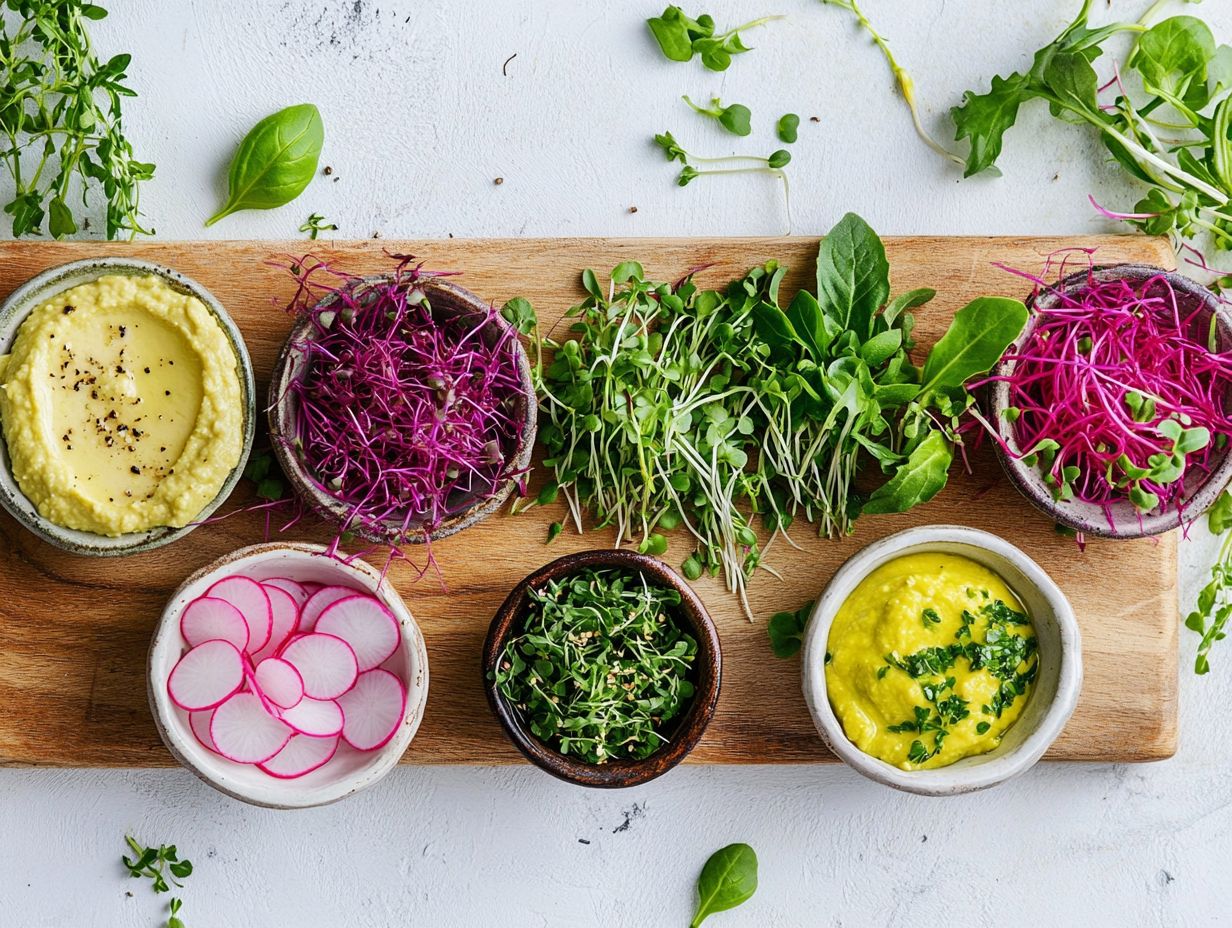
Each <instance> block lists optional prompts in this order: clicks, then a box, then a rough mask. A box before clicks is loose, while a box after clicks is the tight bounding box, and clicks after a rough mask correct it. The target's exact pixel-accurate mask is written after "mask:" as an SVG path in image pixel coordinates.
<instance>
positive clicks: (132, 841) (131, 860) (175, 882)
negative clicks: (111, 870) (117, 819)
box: [120, 835, 193, 928]
mask: <svg viewBox="0 0 1232 928" xmlns="http://www.w3.org/2000/svg"><path fill="white" fill-rule="evenodd" d="M124 843H125V844H127V845H128V848H129V850H130V851H132V856H131V857H129V856H128V855H127V854H125V855H123V856H122V857H121V858H120V860H121V861H122V862H123V863H124V866H125V867H126V868H127V869H128V874H129V876H131V877H132V878H133V879H148V880H149V881H150V888H151V889H152V890H154V892H155V893H169V892H171V887H172V886H174V887H175V888H176V889H179V888H181V887H182V886H183V884H182V883H181V882H180V880H184V879H187V878H188V877H189V876H191V875H192V872H193V865H192V861H190V860H188V859H187V858H181V857H180V856H179V852H178V851H177V849H176V846H175V845H174V844H162V845H159V846H158V847H145V846H144V845H142V844H141V842H139V841H138V840H137V839H136V838H134V837H133V836H132V835H125V836H124ZM182 905H183V902H182V900H180V899H179V898H178V897H172V898H171V900H170V901H169V902H168V904H167V909H168V915H167V923H166V928H184V922H183V921H181V919H180V917H179V912H180V908H181V906H182Z"/></svg>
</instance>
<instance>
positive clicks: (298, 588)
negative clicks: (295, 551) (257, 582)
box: [261, 577, 312, 606]
mask: <svg viewBox="0 0 1232 928" xmlns="http://www.w3.org/2000/svg"><path fill="white" fill-rule="evenodd" d="M261 582H262V583H263V584H264V585H265V586H267V587H270V586H276V587H278V589H280V590H282V591H283V592H284V593H290V594H291V598H292V599H294V600H295V605H296V606H302V605H303V604H304V603H306V602H307V601H308V597H309V596H311V595H312V591H311V590H310V589H308V588H307V587H306V586H304V585H303V584H302V583H300V582H299V581H298V580H292V579H291V578H290V577H270V578H269V579H268V580H262V581H261Z"/></svg>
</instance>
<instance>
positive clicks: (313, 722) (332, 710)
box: [281, 696, 346, 738]
mask: <svg viewBox="0 0 1232 928" xmlns="http://www.w3.org/2000/svg"><path fill="white" fill-rule="evenodd" d="M281 717H282V720H283V721H284V722H286V723H287V724H288V725H290V726H291V727H292V728H294V729H295V730H296V731H297V732H299V733H300V734H301V735H309V736H311V737H314V738H327V737H331V736H333V735H338V734H341V733H342V726H343V725H344V724H345V723H346V716H345V715H343V712H342V708H341V707H340V706H339V705H338V703H337V702H336V701H335V700H333V699H312V698H310V697H308V696H305V697H304V698H303V699H301V700H300V701H299V702H298V703H296V704H295V705H294V706H292V707H291V708H290V709H283V710H282V716H281Z"/></svg>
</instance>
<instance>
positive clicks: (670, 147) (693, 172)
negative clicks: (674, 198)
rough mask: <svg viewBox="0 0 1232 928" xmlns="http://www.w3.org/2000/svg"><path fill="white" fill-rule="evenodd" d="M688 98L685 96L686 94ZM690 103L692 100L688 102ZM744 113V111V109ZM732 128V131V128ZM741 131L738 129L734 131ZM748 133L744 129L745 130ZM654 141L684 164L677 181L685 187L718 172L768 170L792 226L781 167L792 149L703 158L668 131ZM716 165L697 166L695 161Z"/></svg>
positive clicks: (748, 172) (787, 194)
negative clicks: (779, 183) (763, 154)
mask: <svg viewBox="0 0 1232 928" xmlns="http://www.w3.org/2000/svg"><path fill="white" fill-rule="evenodd" d="M686 99H687V98H686ZM690 105H692V104H690ZM746 113H747V111H746ZM732 131H735V130H734V129H733V130H732ZM737 134H740V133H737ZM744 134H746V135H747V133H744ZM654 141H655V144H656V145H658V146H659V147H660V148H661V149H663V153H664V154H665V155H666V156H667V160H668V161H679V162H680V163H681V164H682V165H683V167H682V168H681V169H680V173H679V174H678V175H676V185H677V186H679V187H687V186H688V185H689V184H691V183H692V182H693V181H694V180H696V179H697V178H699V177H707V176H715V175H719V174H769V175H770V176H771V177H777V178H778V179H779V180H781V181H782V182H783V204H784V208H785V211H786V214H787V227H788V230H790V228H791V190H790V185H789V184H788V182H787V173H786V172H785V171H784V170H783V168H785V167H786V166H787V165H788V163H789V162H790V161H791V153H790V152H788V151H785V150H783V149H779V150H778V151H773V152H771V153H770V154H769V155H767V156H766V157H765V158H759V157H757V156H756V155H726V156H723V157H719V158H703V157H701V156H700V155H693V154H690V153H689V152H687V151H685V149H684V148H683V147H681V145H680V143H679V142H677V141H676V139H675V137H674V136H673V135H672V134H671V133H670V132H663V133H660V134H659V135H656V136H655V137H654ZM698 164H701V165H715V167H702V168H698V167H697V165H698Z"/></svg>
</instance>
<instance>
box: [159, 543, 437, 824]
mask: <svg viewBox="0 0 1232 928" xmlns="http://www.w3.org/2000/svg"><path fill="white" fill-rule="evenodd" d="M324 552H325V548H323V547H321V546H320V545H308V544H295V543H290V544H280V543H275V544H261V545H252V546H250V547H247V548H240V549H239V550H238V551H233V552H232V553H231V554H228V555H227V556H226V557H222V558H219V559H218V560H217V561H215V562H214V563H212V564H210V565H208V566H206V567H204V568H202V569H201V570H199V571H197V572H196V573H195V574H193V575H192V576H191V577H189V578H188V579H187V580H185V581H184V583H183V584H181V585H180V588H179V589H178V590H176V591H175V592H174V593H173V594H171V598H170V599H169V600H168V601H167V606H166V608H165V609H163V614H162V617H161V618H160V619H159V621H158V628H157V629H156V630H155V632H154V638H153V640H152V641H151V643H150V655H149V662H148V667H147V674H146V681H147V689H148V694H149V699H150V709H151V710H152V711H153V713H154V723H155V725H156V726H157V727H158V733H159V735H160V736H161V737H162V739H163V744H165V745H166V746H167V749H168V750H169V751H170V752H171V753H172V755H174V756H175V759H176V760H178V761H179V762H180V763H181V764H183V765H184V766H185V767H187V768H188V769H189V770H191V771H192V772H193V773H195V774H196V775H197V776H198V777H200V778H201V779H202V780H204V781H205V782H206V783H208V784H210V786H212V787H214V788H215V789H217V790H218V791H219V792H223V793H226V794H227V795H228V796H231V797H233V798H235V799H240V800H243V801H244V802H247V803H251V804H252V805H254V806H264V807H266V808H269V809H305V808H309V807H311V806H321V805H325V804H327V803H331V802H336V801H338V800H339V799H343V798H345V797H347V796H350V795H352V794H353V793H357V792H359V791H360V790H361V789H365V788H367V787H369V786H371V785H372V784H374V783H376V782H377V781H378V780H380V779H381V778H382V777H384V776H385V775H386V774H387V773H389V771H390V770H392V769H393V768H394V767H395V766H396V765H397V763H398V761H399V759H400V758H401V757H402V755H403V754H404V753H405V752H406V749H407V746H408V745H410V743H411V739H412V738H414V737H415V732H416V730H417V729H418V728H419V723H420V722H421V721H422V720H423V713H424V706H425V705H426V704H427V701H428V651H427V648H426V646H425V645H424V640H423V635H421V634H420V631H419V626H418V625H416V624H415V619H414V618H412V616H411V613H410V611H409V610H408V609H407V608H406V604H405V603H404V602H403V601H402V597H400V596H399V595H398V593H397V591H396V590H394V588H393V587H392V586H391V585H390V584H389V582H388V581H386V582H384V583H382V582H381V575H380V573H379V572H378V571H377V570H375V569H374V568H373V567H371V566H370V565H368V564H366V563H364V562H363V561H360V560H354V561H351V562H350V563H346V564H344V563H343V562H342V561H339V560H338V559H336V558H333V557H330V556H329V555H327V554H325V553H324ZM232 574H241V575H243V576H246V577H252V578H253V579H255V580H266V579H270V578H273V577H290V578H291V579H293V580H300V581H302V582H310V583H322V584H339V585H342V586H353V587H356V588H357V589H359V590H363V591H364V592H368V593H372V594H373V595H374V596H376V597H377V598H378V599H379V600H380V601H381V602H382V603H384V604H385V605H386V606H387V607H388V608H389V610H390V611H391V612H392V613H393V614H394V616H395V618H397V620H398V624H399V625H400V626H401V627H402V642H401V644H400V645H399V648H398V651H397V652H395V654H394V656H393V657H391V658H390V659H389V661H387V662H386V663H385V664H384V665H382V666H384V667H386V668H387V669H389V670H391V671H393V672H394V673H396V674H397V675H398V676H399V677H401V678H402V680H403V682H404V683H405V684H406V711H405V713H404V715H403V718H402V725H401V727H400V728H399V729H398V731H397V732H396V733H395V734H394V736H393V737H392V738H390V739H389V741H388V742H387V743H386V744H385V745H384V746H383V747H380V748H377V749H376V750H375V751H363V752H361V751H356V750H354V749H353V748H351V747H349V746H348V745H347V744H346V743H345V742H344V743H340V744H339V745H338V751H337V753H336V754H335V755H334V756H333V758H332V759H331V760H330V761H329V762H328V763H326V764H325V765H324V766H323V767H320V768H318V769H317V770H314V771H312V772H311V773H309V774H306V775H304V776H302V777H299V778H297V779H293V780H281V779H276V778H274V777H271V776H269V775H267V774H265V773H263V772H262V771H260V770H258V769H257V768H256V767H254V766H252V765H251V764H237V763H234V762H232V761H229V760H227V759H226V758H224V757H221V756H219V755H218V754H215V753H214V752H212V751H210V750H208V749H206V748H205V747H203V746H202V744H201V742H200V741H198V740H197V738H196V736H195V735H194V734H193V733H192V730H191V729H190V728H189V727H188V713H186V712H185V711H184V710H183V709H180V708H178V707H177V706H176V705H175V704H174V703H173V702H172V701H171V697H170V696H169V695H168V694H167V678H168V677H169V676H170V675H171V670H172V668H174V667H175V665H176V662H177V661H178V660H179V659H180V655H181V654H183V652H184V639H183V638H182V637H181V636H180V613H181V612H183V610H184V607H185V606H187V605H188V604H189V603H190V602H192V601H193V600H194V599H196V598H197V597H198V596H201V595H202V594H203V593H205V591H206V590H207V589H209V587H210V586H212V585H213V584H214V582H215V581H217V580H219V579H221V578H222V577H225V576H230V575H232Z"/></svg>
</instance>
